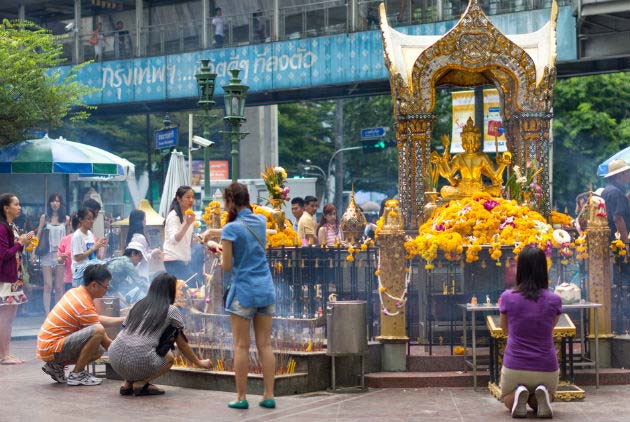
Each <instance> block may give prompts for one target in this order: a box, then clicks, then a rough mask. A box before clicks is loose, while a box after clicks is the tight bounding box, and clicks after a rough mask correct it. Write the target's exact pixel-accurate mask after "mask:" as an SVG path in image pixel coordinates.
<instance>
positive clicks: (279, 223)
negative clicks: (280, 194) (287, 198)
mask: <svg viewBox="0 0 630 422" xmlns="http://www.w3.org/2000/svg"><path fill="white" fill-rule="evenodd" d="M269 202H271V206H272V207H273V212H272V213H271V219H272V220H273V223H274V226H275V229H276V230H277V231H279V232H281V231H282V230H284V220H285V216H284V211H283V209H282V206H283V205H284V199H273V198H270V199H269Z"/></svg>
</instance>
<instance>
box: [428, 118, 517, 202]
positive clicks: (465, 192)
mask: <svg viewBox="0 0 630 422" xmlns="http://www.w3.org/2000/svg"><path fill="white" fill-rule="evenodd" d="M480 139H481V133H480V132H479V129H478V128H477V127H476V126H475V124H474V123H473V120H472V118H470V117H469V118H468V121H467V122H466V126H464V128H463V129H462V147H463V148H464V152H462V153H460V154H457V155H455V156H454V157H452V158H451V156H450V153H449V144H450V140H449V138H448V136H447V135H444V136H443V137H442V143H443V145H444V154H443V155H442V156H440V155H439V154H438V153H437V152H435V151H434V152H432V153H431V164H432V165H433V166H435V168H436V170H437V172H436V173H438V174H439V175H440V176H442V177H444V178H445V179H446V180H448V182H449V183H450V186H444V187H443V188H442V189H440V194H441V195H442V198H444V199H458V198H463V197H469V196H472V195H473V194H475V193H476V192H487V193H489V194H490V195H492V196H495V197H498V196H501V185H502V183H503V172H504V171H505V168H506V167H507V166H508V165H509V164H510V163H511V162H512V155H511V154H510V153H509V152H504V153H503V154H502V155H500V156H499V155H498V154H497V167H496V168H495V166H494V164H493V163H492V161H490V158H488V156H487V155H486V154H484V153H483V152H481V151H479V146H480V145H479V141H480ZM457 173H459V175H457ZM483 176H486V177H487V178H489V179H490V181H491V185H485V184H484V183H483V178H482V177H483Z"/></svg>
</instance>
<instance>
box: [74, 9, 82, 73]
mask: <svg viewBox="0 0 630 422" xmlns="http://www.w3.org/2000/svg"><path fill="white" fill-rule="evenodd" d="M72 50H73V57H72V62H73V63H81V62H82V61H83V55H82V54H81V53H82V51H81V0H74V45H73V48H72Z"/></svg>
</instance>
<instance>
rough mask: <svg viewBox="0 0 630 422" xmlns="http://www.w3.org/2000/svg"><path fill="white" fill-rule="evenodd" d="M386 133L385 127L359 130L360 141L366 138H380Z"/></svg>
mask: <svg viewBox="0 0 630 422" xmlns="http://www.w3.org/2000/svg"><path fill="white" fill-rule="evenodd" d="M386 131H387V128H386V127H371V128H367V129H361V139H368V138H382V137H383V136H385V132H386Z"/></svg>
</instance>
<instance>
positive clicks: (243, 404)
mask: <svg viewBox="0 0 630 422" xmlns="http://www.w3.org/2000/svg"><path fill="white" fill-rule="evenodd" d="M228 407H229V408H231V409H249V403H248V402H247V400H236V401H231V402H229V403H228Z"/></svg>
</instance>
